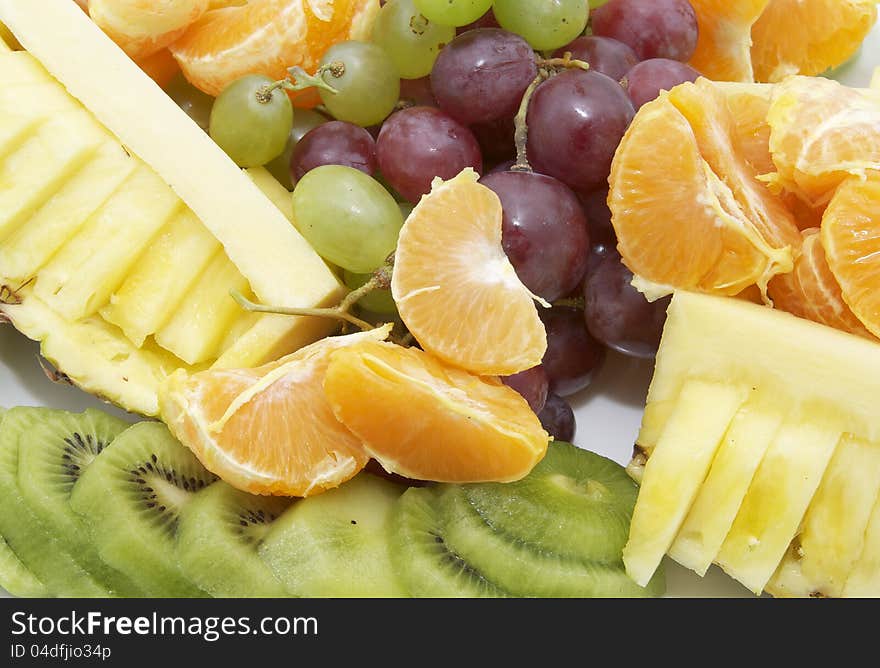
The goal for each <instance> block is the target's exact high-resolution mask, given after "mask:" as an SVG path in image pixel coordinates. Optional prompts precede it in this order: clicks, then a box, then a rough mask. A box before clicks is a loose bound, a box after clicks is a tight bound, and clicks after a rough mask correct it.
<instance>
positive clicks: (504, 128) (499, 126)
mask: <svg viewBox="0 0 880 668" xmlns="http://www.w3.org/2000/svg"><path fill="white" fill-rule="evenodd" d="M515 130H516V128H515V127H514V122H513V118H512V117H510V118H500V119H498V120H497V121H489V122H488V123H477V124H475V125H472V126H471V132H473V133H474V136H475V137H476V138H477V142H478V143H479V144H480V150H481V151H482V152H483V159H484V160H485V161H487V162H490V163H491V162H500V161H502V160H510V159H513V158H515V157H516V143H515V142H514V137H513V134H514V132H515Z"/></svg>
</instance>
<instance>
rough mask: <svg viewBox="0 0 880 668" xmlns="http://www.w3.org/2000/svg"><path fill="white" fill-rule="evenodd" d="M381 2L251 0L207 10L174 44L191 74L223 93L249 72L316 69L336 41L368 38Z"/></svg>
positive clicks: (199, 84)
mask: <svg viewBox="0 0 880 668" xmlns="http://www.w3.org/2000/svg"><path fill="white" fill-rule="evenodd" d="M378 11H379V0H251V1H250V2H248V3H247V4H245V5H243V6H234V5H233V6H229V7H221V8H219V9H213V10H211V11H209V12H207V13H206V14H205V15H204V16H203V17H202V18H201V19H200V20H199V21H197V22H196V23H195V24H193V25H192V26H191V27H190V28H189V30H187V31H186V33H185V34H184V35H183V36H182V37H181V38H180V39H178V40H177V41H176V42H175V43H174V44H173V45H172V47H171V51H172V53H173V54H174V57H175V58H176V59H177V61H178V63H180V67H181V69H182V70H183V72H184V75H185V76H186V78H187V79H188V80H189V81H190V83H192V84H193V85H194V86H196V87H198V88H200V89H201V90H203V91H204V92H206V93H208V94H209V95H213V96H216V95H218V94H219V93H220V92H221V91H222V90H223V89H224V88H225V87H226V86H227V85H228V84H229V83H231V82H232V81H234V80H235V79H238V78H239V77H242V76H244V75H246V74H264V75H266V76H268V77H271V78H272V79H283V78H285V77H286V76H287V69H288V68H290V67H293V66H297V65H298V66H300V67H302V68H304V69H305V70H307V71H309V72H313V71H314V70H315V68H316V67H317V65H318V62H319V60H320V58H321V56H322V55H323V53H324V51H326V50H327V48H329V47H330V46H331V45H333V44H336V43H337V42H342V41H345V40H348V39H368V38H369V35H370V31H371V29H372V24H373V20H374V19H375V17H376V14H377V13H378Z"/></svg>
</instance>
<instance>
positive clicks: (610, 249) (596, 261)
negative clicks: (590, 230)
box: [586, 244, 615, 281]
mask: <svg viewBox="0 0 880 668" xmlns="http://www.w3.org/2000/svg"><path fill="white" fill-rule="evenodd" d="M614 253H615V250H614V246H609V245H607V244H593V245H592V246H591V247H590V252H589V253H588V254H587V272H586V277H587V280H588V281H589V280H590V276H592V275H593V274H594V273H595V271H596V269H598V268H599V265H600V264H602V260H604V259H605V258H606V257H608V256H609V255H612V254H614Z"/></svg>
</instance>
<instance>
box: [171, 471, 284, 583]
mask: <svg viewBox="0 0 880 668" xmlns="http://www.w3.org/2000/svg"><path fill="white" fill-rule="evenodd" d="M290 503H291V500H290V499H285V498H279V497H267V496H254V495H253V494H248V493H247V492H242V491H240V490H238V489H235V488H234V487H232V486H230V485H227V484H226V483H225V482H216V483H214V484H213V485H209V486H208V487H206V488H205V489H203V490H201V491H200V492H197V493H196V494H195V495H193V497H192V499H191V500H190V501H189V503H188V504H187V505H186V507H185V508H184V509H183V511H182V512H181V513H180V523H179V525H178V529H177V559H178V561H179V563H180V566H181V568H182V569H183V572H184V574H185V575H186V577H187V578H189V579H190V580H191V581H192V582H193V583H195V584H196V585H197V586H199V587H200V588H201V589H203V590H204V591H206V592H208V593H210V594H211V595H212V596H216V597H218V598H276V597H283V596H286V595H287V592H286V590H285V588H284V585H283V584H281V582H280V581H279V580H278V578H276V577H275V575H274V574H273V573H272V571H271V569H270V568H269V567H268V566H267V565H266V563H265V562H264V561H263V560H262V559H261V558H260V556H259V548H260V545H262V543H263V540H264V538H265V537H266V534H267V533H268V531H269V529H270V527H271V526H272V523H273V522H274V521H275V520H276V519H277V518H278V517H279V516H280V515H281V514H282V513H283V512H284V511H285V510H286V509H287V507H288V506H289V505H290Z"/></svg>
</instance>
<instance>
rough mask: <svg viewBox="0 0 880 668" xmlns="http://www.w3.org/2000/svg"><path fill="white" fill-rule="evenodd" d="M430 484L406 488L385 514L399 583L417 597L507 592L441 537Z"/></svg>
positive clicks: (443, 532) (489, 595) (443, 529)
mask: <svg viewBox="0 0 880 668" xmlns="http://www.w3.org/2000/svg"><path fill="white" fill-rule="evenodd" d="M446 528H447V527H446V524H445V522H444V518H443V517H442V516H441V514H440V513H439V512H438V493H437V490H436V489H435V488H431V487H425V488H420V489H419V488H412V489H409V490H407V491H406V492H405V493H404V494H403V496H401V497H400V500H399V501H398V502H397V503H396V504H395V508H394V511H393V514H392V518H391V532H390V539H391V563H392V567H393V569H394V571H395V572H396V573H397V577H398V578H399V580H400V582H401V585H402V586H403V588H404V589H405V590H406V592H407V593H408V594H409V595H410V596H415V597H419V598H495V597H504V596H507V595H508V594H507V593H506V592H504V591H503V590H502V589H501V588H500V587H498V586H497V585H496V584H494V583H492V582H490V581H489V580H488V579H487V578H486V577H485V576H484V575H483V574H482V573H481V572H480V571H479V570H477V569H476V568H474V567H473V566H472V565H471V564H469V563H468V562H467V561H465V560H464V559H463V558H462V557H461V555H459V554H457V553H456V552H455V551H453V549H452V548H451V547H450V546H449V544H448V543H447V542H446Z"/></svg>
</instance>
